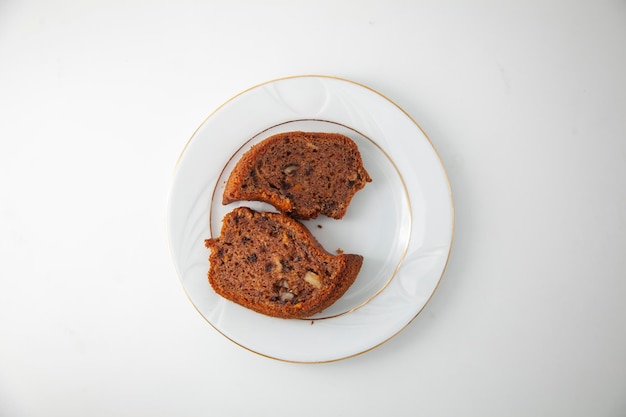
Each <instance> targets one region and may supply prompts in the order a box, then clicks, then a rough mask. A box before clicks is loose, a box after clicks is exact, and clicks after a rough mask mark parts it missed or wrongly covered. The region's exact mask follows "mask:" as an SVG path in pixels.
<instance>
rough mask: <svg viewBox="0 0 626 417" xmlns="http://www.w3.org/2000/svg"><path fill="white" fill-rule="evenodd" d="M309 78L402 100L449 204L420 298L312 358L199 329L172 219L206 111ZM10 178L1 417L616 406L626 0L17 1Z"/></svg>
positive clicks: (623, 379)
mask: <svg viewBox="0 0 626 417" xmlns="http://www.w3.org/2000/svg"><path fill="white" fill-rule="evenodd" d="M298 74H325V75H331V76H337V77H342V78H348V79H350V80H353V81H356V82H359V83H363V84H366V85H368V86H370V87H372V88H374V89H376V90H377V91H379V92H381V93H382V94H384V95H386V96H387V97H389V98H390V99H392V100H393V101H395V102H396V103H397V104H398V105H400V106H401V107H402V108H403V109H405V110H406V111H407V112H408V113H409V114H411V116H413V117H414V118H415V119H416V120H417V121H418V122H419V124H420V125H421V126H422V127H423V128H424V130H425V131H426V132H427V133H428V135H429V137H430V138H431V140H432V141H433V143H434V145H435V146H436V148H437V150H438V151H439V153H440V154H441V157H442V160H443V162H444V164H445V166H446V168H447V171H448V174H449V177H450V183H451V185H452V189H453V195H454V202H455V211H456V223H455V240H454V246H453V251H452V256H451V259H450V262H449V265H448V269H447V272H446V274H445V276H444V278H443V280H442V282H441V284H440V286H439V288H438V290H437V292H436V294H435V296H434V298H433V299H432V301H431V302H430V304H429V305H428V306H427V307H426V309H425V310H424V312H423V313H422V314H421V315H419V316H418V317H417V318H416V320H415V321H414V322H413V323H412V324H411V325H410V326H409V327H408V328H406V329H405V330H404V331H403V332H402V333H400V334H399V335H398V336H396V337H395V338H393V339H392V340H390V341H389V342H387V343H385V344H384V345H382V346H381V347H379V348H377V349H375V350H373V351H371V352H368V353H366V354H363V355H360V356H357V357H354V358H351V359H348V360H343V361H339V362H334V363H329V364H322V365H301V364H291V363H284V362H278V361H275V360H271V359H267V358H264V357H261V356H258V355H255V354H253V353H251V352H249V351H247V350H244V349H241V348H240V347H238V346H236V345H235V344H233V343H231V342H230V341H228V340H227V339H225V338H224V337H223V336H221V335H220V334H219V333H218V332H217V331H215V330H214V329H213V328H212V327H211V326H209V325H208V324H207V323H206V322H205V320H204V319H203V318H202V317H201V316H200V315H199V314H198V313H197V312H196V311H195V310H194V308H193V306H192V305H191V304H190V303H189V302H188V300H187V298H186V296H185V294H184V292H183V290H182V288H181V285H180V284H179V281H178V277H177V275H176V273H175V271H174V268H173V265H172V262H171V260H170V255H169V250H168V245H167V239H166V229H165V208H166V200H167V195H168V189H169V186H170V180H171V174H172V171H173V169H174V165H175V163H176V160H177V158H178V155H179V154H180V152H181V151H182V148H183V146H184V145H185V143H186V142H187V140H188V139H189V137H190V136H191V134H192V133H193V132H194V130H195V129H196V127H197V126H198V125H199V124H200V123H201V122H202V120H204V118H205V117H206V116H207V115H208V114H209V113H211V112H212V111H213V110H214V109H216V108H217V107H218V106H219V105H220V104H222V103H223V102H224V101H226V100H228V99H229V98H230V97H232V96H233V95H235V94H237V93H239V92H241V91H242V90H244V89H246V88H248V87H251V86H253V85H256V84H258V83H261V82H264V81H267V80H271V79H275V78H278V77H284V76H289V75H298ZM242 122H245V121H242ZM0 191H1V194H0V196H1V199H0V257H1V258H0V416H16V417H17V416H65V417H67V416H205V415H215V416H249V415H253V413H254V415H261V416H266V415H276V414H277V413H278V415H297V416H299V417H305V416H320V415H342V416H348V415H354V416H381V415H395V416H415V415H420V416H483V417H484V416H590V415H593V416H623V415H626V261H625V256H624V253H625V252H626V3H624V2H623V1H617V0H614V1H596V2H592V1H587V2H584V1H573V2H571V1H510V2H486V1H458V0H457V1H447V2H438V1H416V2H401V1H364V2H357V1H352V2H347V1H346V2H331V1H317V2H304V1H298V2H295V1H294V2H287V1H267V2H252V1H249V2H244V1H228V2H226V1H222V2H211V1H197V0H182V1H176V2H175V1H170V0H167V1H161V0H158V1H126V0H124V1H120V0H109V1H104V0H88V1H84V2H77V1H72V0H65V1H43V0H42V1H17V0H15V1H13V0H5V1H2V2H0Z"/></svg>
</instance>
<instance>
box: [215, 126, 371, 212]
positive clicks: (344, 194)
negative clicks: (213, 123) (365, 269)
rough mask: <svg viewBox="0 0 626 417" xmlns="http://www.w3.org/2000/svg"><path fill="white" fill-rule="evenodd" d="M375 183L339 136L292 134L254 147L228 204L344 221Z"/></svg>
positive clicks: (229, 186)
mask: <svg viewBox="0 0 626 417" xmlns="http://www.w3.org/2000/svg"><path fill="white" fill-rule="evenodd" d="M370 181H372V179H371V178H370V176H369V174H368V173H367V171H366V170H365V168H364V167H363V161H362V160H361V155H360V153H359V150H358V148H357V146H356V144H355V143H354V142H353V141H352V140H351V139H350V138H348V137H347V136H344V135H341V134H338V133H312V132H287V133H279V134H277V135H274V136H270V137H269V138H267V139H265V140H264V141H262V142H261V143H258V144H256V145H254V146H253V147H252V148H251V149H250V150H249V151H248V152H246V153H245V154H244V155H243V156H242V157H241V159H240V160H239V161H238V162H237V164H236V166H235V168H234V169H233V171H232V173H231V174H230V177H229V179H228V181H227V183H226V188H225V190H224V195H223V198H222V203H223V204H229V203H232V202H235V201H241V200H248V201H263V202H266V203H269V204H271V205H273V206H274V207H276V209H277V210H278V211H280V212H282V213H285V214H289V215H291V216H292V217H295V218H298V219H313V218H316V217H317V216H318V215H320V214H324V215H326V216H328V217H332V218H335V219H340V218H342V217H343V216H344V215H345V213H346V210H347V208H348V205H349V204H350V201H351V200H352V197H354V195H355V194H356V193H357V191H359V190H361V189H362V188H363V187H365V184H366V183H368V182H370Z"/></svg>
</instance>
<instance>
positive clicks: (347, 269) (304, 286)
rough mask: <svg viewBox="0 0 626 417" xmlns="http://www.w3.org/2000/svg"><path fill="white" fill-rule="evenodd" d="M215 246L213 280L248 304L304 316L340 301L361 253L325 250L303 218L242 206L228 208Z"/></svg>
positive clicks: (211, 246) (285, 314)
mask: <svg viewBox="0 0 626 417" xmlns="http://www.w3.org/2000/svg"><path fill="white" fill-rule="evenodd" d="M205 245H206V246H207V247H208V248H209V249H210V250H211V254H210V257H209V261H210V264H211V265H210V269H209V282H210V284H211V286H212V287H213V289H214V290H215V292H216V293H217V294H219V295H221V296H223V297H224V298H226V299H229V300H231V301H233V302H235V303H237V304H240V305H242V306H244V307H247V308H250V309H252V310H254V311H257V312H259V313H262V314H266V315H268V316H273V317H281V318H305V317H309V316H312V315H314V314H316V313H319V312H321V311H322V310H324V309H325V308H327V307H329V306H330V305H331V304H333V303H334V302H335V301H337V300H338V299H339V298H340V297H341V296H342V295H343V294H344V293H345V292H346V291H347V290H348V288H349V287H350V286H351V285H352V283H353V282H354V280H355V279H356V276H357V274H358V273H359V270H360V269H361V265H362V262H363V257H362V256H360V255H348V254H341V255H337V256H334V255H332V254H330V253H329V252H327V251H326V250H324V248H322V246H321V245H320V244H319V242H317V240H316V239H315V237H314V236H313V235H311V233H310V232H309V230H308V229H307V228H306V227H304V225H302V224H301V223H300V222H298V221H297V220H295V219H292V218H290V217H289V216H286V215H283V214H280V213H268V212H256V211H253V210H251V209H249V208H247V207H239V208H236V209H234V210H233V211H232V212H230V213H228V214H227V215H226V216H225V217H224V219H223V223H222V230H221V234H220V236H219V237H218V238H213V239H207V240H205Z"/></svg>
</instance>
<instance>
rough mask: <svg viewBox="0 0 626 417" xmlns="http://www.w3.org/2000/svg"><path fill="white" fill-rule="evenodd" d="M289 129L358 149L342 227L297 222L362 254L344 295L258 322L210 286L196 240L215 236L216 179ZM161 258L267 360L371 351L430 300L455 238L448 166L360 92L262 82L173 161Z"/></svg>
mask: <svg viewBox="0 0 626 417" xmlns="http://www.w3.org/2000/svg"><path fill="white" fill-rule="evenodd" d="M294 130H303V131H318V132H338V133H342V134H344V135H347V136H349V137H351V138H352V139H353V140H354V141H355V142H356V143H357V145H358V146H359V149H360V152H361V155H362V157H363V163H364V165H365V168H366V169H367V170H368V172H369V173H370V176H371V177H372V178H373V182H371V183H369V184H368V185H366V187H365V188H364V189H363V190H361V191H359V192H358V193H357V194H356V196H355V197H354V199H353V200H352V203H351V204H350V207H349V208H348V212H347V214H346V216H345V217H344V218H343V219H341V220H333V219H329V218H326V217H319V218H318V219H314V220H309V221H306V222H304V223H305V225H306V226H307V227H308V228H309V230H311V232H312V233H313V234H314V235H315V236H316V237H317V238H318V240H319V241H320V243H322V245H323V246H324V247H325V248H326V249H327V250H329V251H331V252H332V251H334V250H343V251H344V252H345V253H358V254H360V255H363V257H364V262H363V267H362V269H361V271H360V273H359V276H358V277H357V280H356V281H355V283H354V284H353V285H352V287H351V288H350V289H349V290H348V292H346V294H345V295H344V296H343V297H342V298H341V299H340V300H339V301H337V302H336V303H335V304H334V305H332V306H331V307H329V308H328V309H327V310H325V311H324V312H322V313H320V314H318V315H317V316H314V317H312V318H310V319H307V320H284V319H276V318H271V317H266V316H263V315H260V314H258V313H254V312H252V311H250V310H248V309H245V308H243V307H241V306H238V305H236V304H234V303H232V302H230V301H227V300H225V299H223V298H221V297H220V296H218V295H217V294H215V292H214V291H213V289H212V288H211V286H210V285H209V283H208V280H207V272H208V269H209V263H208V255H209V253H208V250H207V249H206V248H205V247H204V239H206V238H208V237H211V236H213V235H219V232H220V227H221V220H222V218H223V216H224V215H225V214H226V213H227V212H229V211H231V210H232V209H233V208H234V207H236V206H238V205H246V206H249V207H251V208H253V209H257V210H271V211H274V209H273V208H272V207H271V206H269V205H265V204H263V203H252V202H240V203H235V204H229V205H228V206H223V205H222V204H221V197H222V191H223V186H224V181H225V180H226V178H228V174H229V172H230V170H231V169H232V167H233V164H234V163H236V161H237V159H238V157H239V156H240V155H241V154H242V153H243V152H245V151H246V150H247V149H248V148H249V147H250V146H252V145H253V144H254V143H257V142H259V141H261V140H263V139H264V138H266V137H268V136H270V135H272V134H275V133H278V132H287V131H294ZM167 225H168V237H169V244H170V250H171V253H172V257H173V260H174V265H175V267H176V269H177V272H178V275H179V277H180V280H181V283H182V285H183V288H184V289H185V292H186V294H187V296H188V297H189V299H190V301H191V302H192V303H193V305H194V306H195V308H196V309H197V310H198V312H199V313H200V314H201V315H202V316H203V317H204V318H205V319H206V320H207V321H208V322H209V323H210V324H211V325H212V326H213V327H214V328H215V329H216V330H218V331H219V332H220V333H222V334H223V335H224V336H226V337H227V338H228V339H230V340H231V341H233V342H234V343H236V344H238V345H240V346H242V347H244V348H246V349H249V350H251V351H253V352H256V353H258V354H260V355H264V356H267V357H271V358H275V359H280V360H285V361H292V362H328V361H334V360H338V359H343V358H347V357H350V356H354V355H357V354H359V353H363V352H366V351H368V350H371V349H373V348H375V347H377V346H379V345H380V344H382V343H384V342H385V341H387V340H389V339H390V338H391V337H393V336H394V335H395V334H397V333H398V332H400V331H401V330H402V329H404V328H405V327H406V326H407V325H408V324H409V323H410V322H411V321H412V320H413V319H414V318H415V317H416V316H417V315H418V314H419V312H420V311H422V309H423V308H424V306H425V305H426V303H427V302H428V301H429V300H430V298H431V297H432V295H433V293H434V291H435V289H436V288H437V285H438V284H439V281H440V279H441V277H442V275H443V272H444V270H445V267H446V264H447V261H448V257H449V254H450V249H451V244H452V236H453V205H452V196H451V192H450V186H449V182H448V178H447V175H446V172H445V169H444V167H443V165H442V163H441V160H440V159H439V157H438V155H437V153H436V151H435V149H434V147H433V146H432V144H431V142H430V140H429V139H428V137H427V136H426V135H425V133H424V132H423V131H422V129H421V128H420V127H419V126H418V125H417V123H415V121H414V120H413V119H411V117H409V116H408V115H407V114H406V113H405V112H404V111H403V110H401V109H400V108H399V107H398V106H396V105H395V104H394V103H392V102H391V101H390V100H388V99H387V98H385V97H384V96H382V95H381V94H379V93H377V92H375V91H373V90H372V89H370V88H368V87H365V86H363V85H360V84H357V83H354V82H351V81H347V80H343V79H338V78H334V77H324V76H300V77H290V78H283V79H279V80H275V81H270V82H267V83H264V84H261V85H259V86H256V87H253V88H251V89H249V90H247V91H245V92H243V93H241V94H239V95H237V96H235V97H234V98H232V99H231V100H229V101H228V102H226V103H225V104H224V105H222V106H221V107H220V108H218V109H217V110H216V111H215V112H214V113H213V114H211V115H210V116H209V117H208V118H207V119H206V120H205V121H204V122H203V123H202V124H201V125H200V127H199V128H198V129H197V130H196V132H195V133H194V135H193V136H192V138H191V139H190V140H189V142H188V143H187V145H186V146H185V149H183V152H182V154H181V156H180V158H179V160H178V163H177V165H176V169H175V172H174V177H173V181H172V186H171V190H170V195H169V201H168V214H167Z"/></svg>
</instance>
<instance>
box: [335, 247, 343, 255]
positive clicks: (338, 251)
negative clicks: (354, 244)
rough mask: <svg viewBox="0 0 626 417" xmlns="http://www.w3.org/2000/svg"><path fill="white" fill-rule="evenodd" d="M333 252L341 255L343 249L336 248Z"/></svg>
mask: <svg viewBox="0 0 626 417" xmlns="http://www.w3.org/2000/svg"><path fill="white" fill-rule="evenodd" d="M335 252H337V253H338V254H339V255H341V254H342V253H343V249H341V248H337V250H336V251H335Z"/></svg>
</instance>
